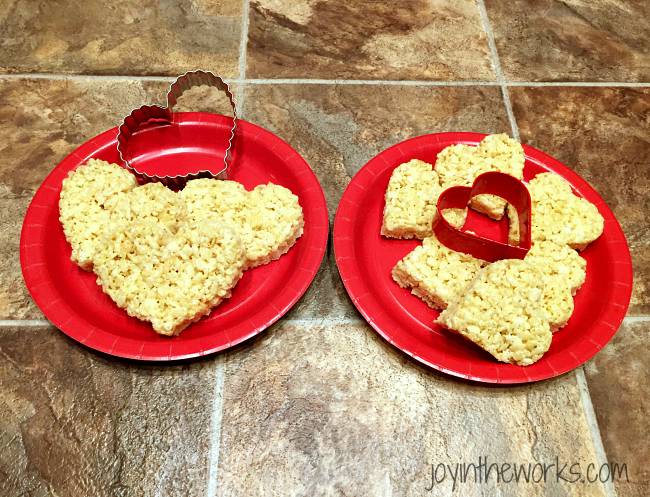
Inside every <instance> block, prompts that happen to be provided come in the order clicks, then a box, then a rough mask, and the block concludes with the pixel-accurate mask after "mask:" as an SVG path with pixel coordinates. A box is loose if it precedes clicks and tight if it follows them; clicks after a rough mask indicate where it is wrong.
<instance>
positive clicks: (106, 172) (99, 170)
mask: <svg viewBox="0 0 650 497" xmlns="http://www.w3.org/2000/svg"><path fill="white" fill-rule="evenodd" d="M137 186H138V182H137V181H136V179H135V176H133V175H132V174H131V173H130V172H128V171H127V170H125V169H124V168H121V167H119V166H117V165H116V164H109V163H108V162H106V161H103V160H98V159H90V160H89V161H88V163H87V164H86V165H84V166H80V167H78V168H77V169H76V170H75V171H71V172H70V173H69V175H68V177H67V178H65V179H64V180H63V186H62V188H61V196H60V199H59V216H60V217H59V219H60V221H61V224H62V225H63V233H64V234H65V238H66V240H68V243H69V244H70V245H71V246H72V256H71V257H70V259H71V260H72V261H73V262H75V263H76V264H78V265H79V266H81V268H83V269H84V270H86V271H90V270H92V267H93V263H92V257H93V254H94V253H95V248H96V245H97V241H98V240H99V237H100V236H101V233H102V231H103V229H104V227H105V226H106V223H107V222H108V221H109V218H110V214H109V211H108V209H106V208H105V204H107V203H109V204H110V203H111V201H112V200H114V198H115V197H117V196H118V195H120V194H124V193H126V192H130V191H131V190H133V189H134V188H135V187H137Z"/></svg>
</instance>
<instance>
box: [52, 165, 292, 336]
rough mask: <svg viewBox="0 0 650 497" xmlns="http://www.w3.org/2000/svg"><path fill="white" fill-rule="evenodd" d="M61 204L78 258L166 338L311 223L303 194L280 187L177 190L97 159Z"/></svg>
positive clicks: (191, 185) (228, 184)
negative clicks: (141, 179) (302, 201)
mask: <svg viewBox="0 0 650 497" xmlns="http://www.w3.org/2000/svg"><path fill="white" fill-rule="evenodd" d="M59 206H60V219H61V223H62V225H63V229H64V233H65V235H66V239H67V240H68V241H69V242H70V244H71V246H72V257H71V259H72V260H73V261H74V262H75V263H77V264H79V265H80V266H81V267H83V268H84V269H85V270H87V271H90V270H94V272H95V273H96V274H97V276H98V278H97V283H98V284H100V285H101V286H102V288H103V290H104V292H106V293H107V294H108V295H109V296H110V297H111V298H112V299H113V300H114V301H115V302H116V303H117V305H118V306H119V307H121V308H124V309H126V310H127V312H128V313H129V314H130V315H131V316H135V317H137V318H138V319H142V320H146V321H150V322H151V324H152V326H153V328H154V330H155V331H156V332H157V333H160V334H163V335H177V334H178V333H180V332H181V331H182V330H183V329H184V328H185V327H186V326H188V325H189V324H190V323H192V322H194V321H197V320H198V319H200V318H201V316H203V315H205V314H207V313H209V312H210V309H211V308H213V307H214V306H216V305H218V304H219V303H220V302H221V301H222V300H223V299H225V298H228V297H230V294H231V289H232V288H233V287H234V286H235V285H236V283H237V281H238V280H239V278H240V277H241V275H242V272H243V271H244V270H245V269H246V268H249V267H254V266H257V265H260V264H266V263H268V262H269V261H271V260H273V259H277V258H279V257H280V256H281V255H282V254H284V253H286V252H287V251H288V250H289V248H290V247H291V246H292V245H293V244H294V243H295V241H296V240H297V238H298V237H300V236H301V235H302V232H303V226H304V221H303V216H302V209H301V207H300V205H299V204H298V198H297V197H296V196H295V195H294V194H293V193H291V192H290V191H289V190H287V189H286V188H284V187H281V186H278V185H273V184H271V183H269V184H268V185H260V186H258V187H256V188H255V189H254V190H253V191H251V192H247V191H246V190H245V189H244V187H243V186H242V185H240V184H238V183H235V182H234V181H220V180H195V181H190V182H188V183H187V185H186V188H185V190H183V192H182V193H175V192H173V191H171V190H169V189H168V188H166V187H164V186H163V185H162V184H160V183H150V184H146V185H144V186H138V183H137V181H136V179H135V177H134V176H133V175H132V174H131V173H129V172H128V171H126V170H125V169H123V168H122V167H120V166H118V165H117V164H109V163H107V162H104V161H100V160H95V159H90V160H89V161H88V164H87V165H84V166H81V167H79V168H77V170H76V171H73V172H71V173H70V174H69V176H68V178H66V179H65V180H64V181H63V185H62V191H61V197H60V201H59ZM247 249H248V252H247Z"/></svg>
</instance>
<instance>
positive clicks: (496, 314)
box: [437, 259, 552, 366]
mask: <svg viewBox="0 0 650 497" xmlns="http://www.w3.org/2000/svg"><path fill="white" fill-rule="evenodd" d="M543 290H544V284H543V283H542V280H541V277H540V275H539V273H538V272H537V271H536V270H535V269H534V268H533V267H532V266H531V265H530V264H528V263H527V262H526V261H522V260H517V259H504V260H500V261H497V262H495V263H493V264H490V265H489V266H487V267H486V268H484V269H482V270H481V271H480V272H479V273H478V274H477V275H476V276H475V278H474V279H473V280H472V282H471V283H470V284H469V285H468V286H466V287H465V289H464V290H463V291H462V293H461V294H460V295H459V296H458V298H457V299H456V300H455V301H454V302H453V303H452V304H451V305H449V307H447V309H446V310H445V311H443V312H442V313H441V314H440V316H439V317H438V320H437V322H438V324H440V325H442V326H444V327H445V328H447V329H449V330H451V331H454V332H456V333H459V334H460V335H462V336H463V337H465V338H467V339H468V340H470V341H472V342H474V343H475V344H477V345H478V346H479V347H481V348H482V349H484V350H486V351H487V352H489V353H490V354H492V355H493V356H494V357H495V358H496V359H497V360H499V361H501V362H507V363H512V364H518V365H519V366H528V365H530V364H533V363H534V362H536V361H538V360H539V359H540V358H541V357H542V355H543V354H544V353H545V352H546V351H547V350H548V349H549V347H550V345H551V339H552V334H551V330H550V327H549V324H548V320H547V319H546V316H545V315H544V313H543V312H542V309H541V306H540V300H541V298H542V292H543Z"/></svg>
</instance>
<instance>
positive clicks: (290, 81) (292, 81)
mask: <svg viewBox="0 0 650 497" xmlns="http://www.w3.org/2000/svg"><path fill="white" fill-rule="evenodd" d="M247 1H248V0H247ZM0 79H54V80H70V79H98V80H109V81H162V82H165V83H172V82H173V81H174V80H175V79H176V78H174V77H172V76H116V75H106V76H101V75H95V74H48V73H40V74H0ZM223 80H224V81H225V82H226V83H228V84H249V85H269V84H281V85H386V86H502V87H510V86H533V87H544V86H549V87H557V86H566V87H625V88H650V83H626V82H620V81H610V82H602V81H583V82H578V81H566V82H561V81H560V82H557V81H547V82H545V81H511V82H508V81H413V80H404V81H401V80H380V79H300V78H284V79H280V78H278V79H271V78H256V79H247V78H243V77H237V78H223Z"/></svg>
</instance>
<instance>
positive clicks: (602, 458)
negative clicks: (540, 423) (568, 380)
mask: <svg viewBox="0 0 650 497" xmlns="http://www.w3.org/2000/svg"><path fill="white" fill-rule="evenodd" d="M575 371H576V380H577V382H578V390H580V400H581V401H582V407H583V409H584V411H585V417H586V418H587V424H588V425H589V432H590V433H591V439H592V442H593V444H594V451H595V452H596V458H597V460H598V461H597V462H598V467H599V468H601V467H602V466H603V465H604V464H607V453H606V452H605V447H604V446H603V439H602V438H601V436H600V429H599V428H598V421H597V420H596V413H595V411H594V405H593V403H592V402H591V395H590V394H589V387H588V386H587V379H586V378H585V370H584V366H580V367H578V368H576V370H575ZM603 485H604V487H605V491H606V492H607V496H608V497H616V489H615V488H614V482H613V481H612V480H610V479H608V480H607V481H606V482H605V483H604V484H603Z"/></svg>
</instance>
